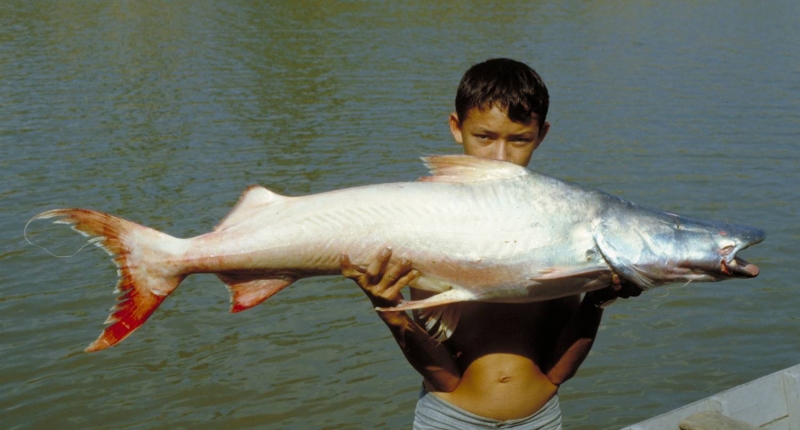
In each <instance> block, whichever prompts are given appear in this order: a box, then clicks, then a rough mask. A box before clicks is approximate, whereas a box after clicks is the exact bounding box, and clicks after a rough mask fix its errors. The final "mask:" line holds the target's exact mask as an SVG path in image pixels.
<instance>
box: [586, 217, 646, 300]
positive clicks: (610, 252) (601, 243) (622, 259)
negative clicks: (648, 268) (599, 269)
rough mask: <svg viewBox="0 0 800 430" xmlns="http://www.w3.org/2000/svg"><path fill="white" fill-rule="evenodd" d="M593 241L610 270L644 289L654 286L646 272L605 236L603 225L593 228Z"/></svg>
mask: <svg viewBox="0 0 800 430" xmlns="http://www.w3.org/2000/svg"><path fill="white" fill-rule="evenodd" d="M594 243H595V244H597V249H598V250H600V254H601V255H602V256H603V258H604V259H605V260H606V262H607V263H608V264H609V266H611V270H613V271H614V272H615V273H617V274H618V275H619V276H621V277H623V278H625V279H627V280H628V281H631V282H633V283H634V284H636V286H638V287H639V288H641V289H643V290H645V291H646V290H649V289H651V288H653V287H654V286H655V285H654V283H653V281H652V280H651V279H650V278H649V277H648V276H647V273H646V272H645V271H644V270H642V269H641V268H640V267H639V266H637V265H636V264H635V263H634V262H633V261H631V260H630V259H629V258H627V257H626V256H625V255H624V253H623V252H621V251H620V250H619V248H618V247H616V246H614V243H613V241H612V238H611V237H606V235H605V234H604V229H603V225H600V226H599V227H597V228H596V229H595V231H594Z"/></svg>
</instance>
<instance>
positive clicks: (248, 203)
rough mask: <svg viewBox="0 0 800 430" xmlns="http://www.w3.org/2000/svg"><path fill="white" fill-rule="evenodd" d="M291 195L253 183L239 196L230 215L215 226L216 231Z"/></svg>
mask: <svg viewBox="0 0 800 430" xmlns="http://www.w3.org/2000/svg"><path fill="white" fill-rule="evenodd" d="M288 198H289V197H286V196H282V195H280V194H278V193H275V192H272V191H270V190H268V189H266V188H264V187H259V186H257V185H253V186H251V187H249V188H247V190H245V192H244V193H242V196H241V197H239V201H238V202H237V203H236V206H234V207H233V209H231V211H230V212H229V213H228V215H226V216H225V218H223V219H222V221H220V222H219V224H217V226H216V227H214V231H220V230H224V229H225V228H226V227H228V226H231V225H234V224H236V223H238V222H239V221H241V220H243V219H247V218H249V217H250V216H251V215H252V214H253V212H255V211H257V210H259V209H261V208H263V207H264V206H268V205H270V204H272V203H275V202H277V201H279V200H281V199H288Z"/></svg>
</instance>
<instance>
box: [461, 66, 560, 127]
mask: <svg viewBox="0 0 800 430" xmlns="http://www.w3.org/2000/svg"><path fill="white" fill-rule="evenodd" d="M549 105H550V96H549V95H548V93H547V87H546V86H545V84H544V81H543V80H542V78H541V76H539V74H538V73H536V71H535V70H533V69H532V68H531V67H530V66H528V65H527V64H525V63H521V62H519V61H515V60H511V59H508V58H493V59H491V60H486V61H484V62H482V63H478V64H476V65H474V66H472V67H470V68H469V70H467V71H466V72H465V73H464V77H462V78H461V83H460V84H458V91H457V92H456V113H457V114H458V120H459V121H464V120H465V119H466V117H467V112H468V111H469V110H470V109H472V108H478V109H491V108H492V107H493V106H497V107H499V108H501V109H504V110H507V111H508V117H509V118H510V119H511V120H512V121H514V122H519V123H523V124H527V123H528V122H530V120H531V115H532V114H536V116H537V119H538V121H539V127H542V126H543V125H544V121H545V118H546V117H547V109H548V107H549Z"/></svg>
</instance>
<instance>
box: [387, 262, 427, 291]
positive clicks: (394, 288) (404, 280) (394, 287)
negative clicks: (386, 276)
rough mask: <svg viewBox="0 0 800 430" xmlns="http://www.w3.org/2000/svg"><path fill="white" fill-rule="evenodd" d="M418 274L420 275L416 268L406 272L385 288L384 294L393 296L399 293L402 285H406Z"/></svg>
mask: <svg viewBox="0 0 800 430" xmlns="http://www.w3.org/2000/svg"><path fill="white" fill-rule="evenodd" d="M419 275H420V273H419V270H416V269H415V270H412V271H410V272H408V273H406V274H405V276H403V277H401V278H400V279H398V280H397V282H395V283H394V285H392V286H391V287H389V288H387V289H386V291H385V296H386V297H395V296H398V295H400V290H402V289H403V287H405V286H406V285H408V283H409V282H411V281H413V280H414V279H417V278H418V277H419Z"/></svg>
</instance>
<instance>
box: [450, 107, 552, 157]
mask: <svg viewBox="0 0 800 430" xmlns="http://www.w3.org/2000/svg"><path fill="white" fill-rule="evenodd" d="M549 130H550V124H549V123H547V122H545V123H544V125H543V126H542V127H541V128H540V127H539V121H538V120H537V119H536V118H535V117H534V118H532V119H531V121H529V122H528V123H527V124H523V123H519V122H514V121H512V120H511V119H510V118H509V117H508V113H507V111H506V110H504V109H500V108H498V107H497V106H492V107H491V109H479V108H472V109H470V110H469V111H467V117H466V118H465V119H464V120H460V119H459V118H458V114H456V113H455V112H454V113H452V114H450V132H452V133H453V138H454V139H455V140H456V142H457V143H458V144H459V145H462V146H463V147H464V153H465V154H467V155H475V156H478V157H484V158H492V159H495V160H502V161H509V162H511V163H514V164H516V165H519V166H522V167H527V166H528V163H529V162H530V161H531V155H533V151H535V150H536V148H538V147H539V145H540V144H541V143H542V141H543V140H544V137H545V136H546V135H547V132H548V131H549Z"/></svg>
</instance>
